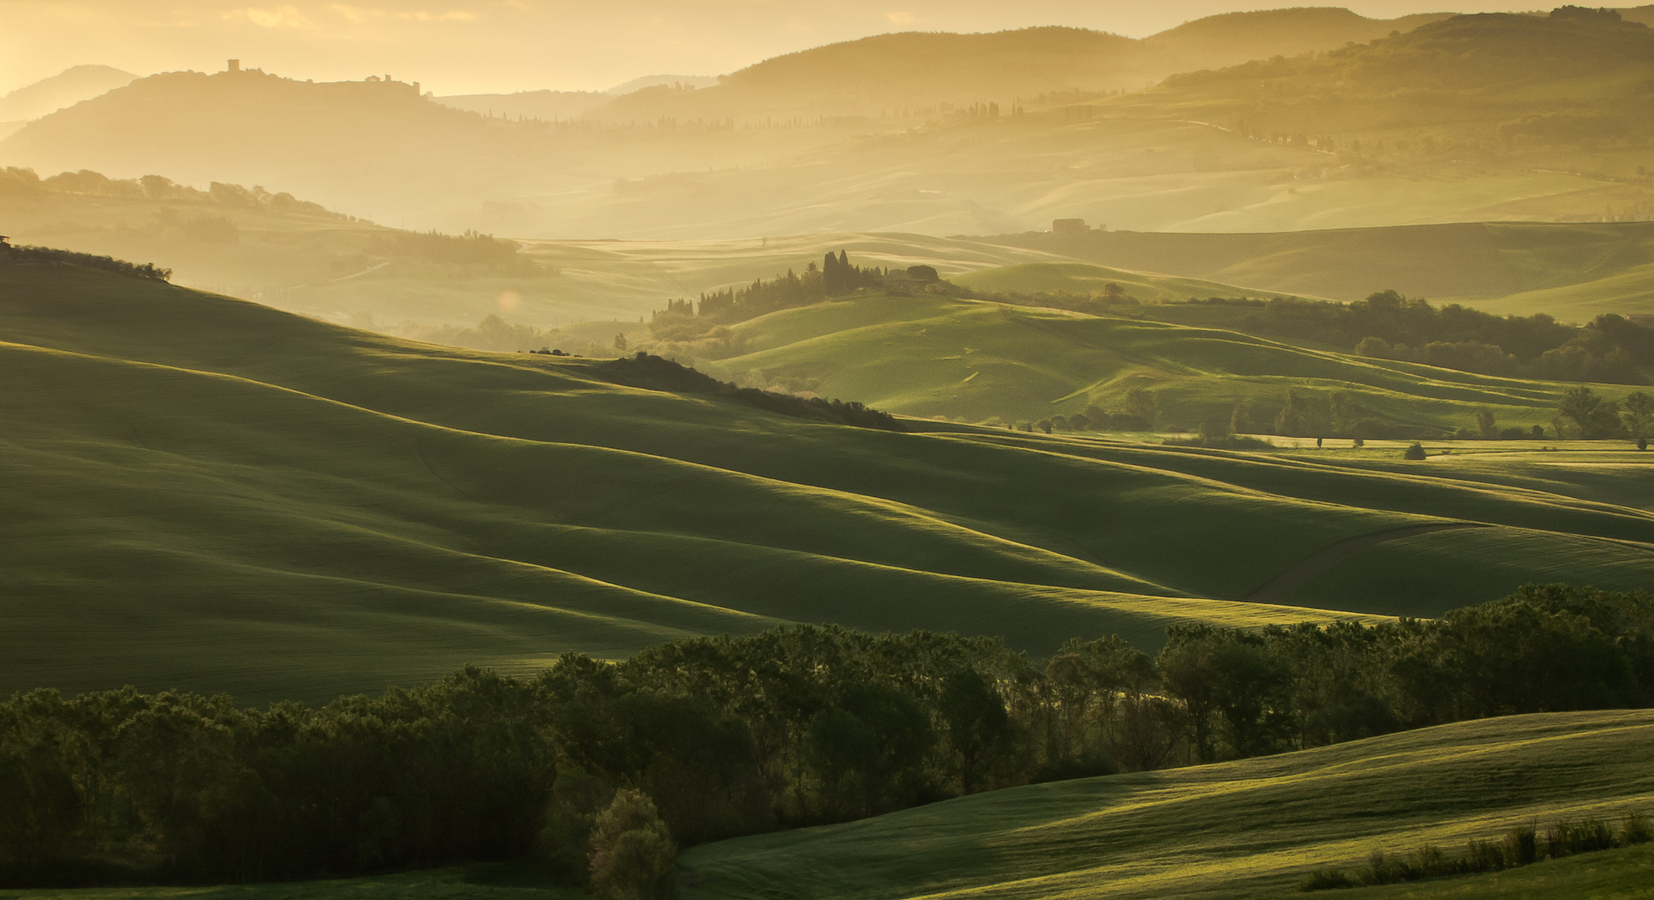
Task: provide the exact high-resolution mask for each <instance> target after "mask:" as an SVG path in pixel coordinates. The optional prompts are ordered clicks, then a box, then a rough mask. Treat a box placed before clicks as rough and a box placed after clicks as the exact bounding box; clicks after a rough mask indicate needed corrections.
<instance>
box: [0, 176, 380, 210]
mask: <svg viewBox="0 0 1654 900" xmlns="http://www.w3.org/2000/svg"><path fill="white" fill-rule="evenodd" d="M41 193H55V194H80V195H84V196H90V197H116V198H121V199H128V200H158V201H166V202H173V203H180V202H181V203H193V204H202V205H213V206H222V207H226V208H232V209H270V210H274V211H276V212H285V213H294V214H297V215H303V216H312V217H315V218H319V219H340V220H348V221H352V222H354V221H357V220H356V218H355V217H353V216H346V215H344V214H342V213H336V212H332V211H330V210H328V209H327V208H326V207H323V206H322V205H321V204H318V203H311V202H310V201H308V200H300V199H298V198H296V197H294V196H293V195H292V194H288V193H285V192H283V193H277V194H272V193H270V192H269V191H266V190H265V189H264V188H263V187H261V186H259V185H254V186H253V187H252V188H250V189H249V188H245V187H242V186H241V185H239V184H224V183H221V182H217V181H215V182H212V184H211V185H210V186H209V187H208V189H207V190H205V191H203V190H199V189H197V188H193V187H190V186H189V185H185V184H176V183H174V182H173V181H172V179H170V178H163V177H161V176H160V175H145V176H144V177H142V178H125V179H117V178H109V177H106V176H105V175H103V174H102V173H99V172H93V171H91V170H90V169H81V170H80V171H78V172H63V173H60V174H57V175H53V176H51V177H49V178H45V179H42V178H41V177H40V176H39V175H36V174H35V172H34V170H33V169H18V168H12V167H6V168H4V169H0V197H7V196H12V197H19V196H28V195H31V194H41Z"/></svg>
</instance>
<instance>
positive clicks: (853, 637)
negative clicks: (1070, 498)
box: [0, 585, 1654, 897]
mask: <svg viewBox="0 0 1654 900" xmlns="http://www.w3.org/2000/svg"><path fill="white" fill-rule="evenodd" d="M1651 699H1654V600H1651V598H1649V597H1648V596H1646V595H1642V594H1635V595H1627V594H1608V593H1603V592H1599V591H1594V590H1590V589H1584V588H1572V587H1567V586H1560V585H1556V586H1550V587H1543V588H1526V589H1523V590H1522V591H1521V592H1519V593H1518V594H1516V595H1514V596H1512V597H1509V598H1506V599H1504V600H1500V601H1495V602H1493V603H1489V604H1485V605H1483V606H1478V607H1471V608H1468V609H1464V610H1459V611H1457V612H1454V613H1450V614H1448V615H1447V616H1445V617H1443V618H1442V619H1439V620H1433V621H1420V620H1402V621H1399V622H1395V623H1389V624H1382V625H1376V626H1364V625H1360V624H1357V623H1340V624H1336V625H1330V626H1319V625H1315V624H1302V625H1296V626H1289V627H1271V628H1267V629H1264V630H1261V631H1246V630H1239V629H1224V628H1215V627H1211V626H1204V625H1189V626H1179V627H1174V628H1172V629H1171V630H1170V631H1169V634H1168V641H1167V643H1166V645H1165V647H1164V648H1163V649H1162V650H1161V651H1160V653H1159V656H1158V657H1157V658H1154V659H1150V658H1149V657H1148V656H1146V655H1145V654H1143V653H1142V652H1140V651H1138V650H1136V649H1134V648H1132V647H1131V646H1130V645H1128V644H1127V643H1126V642H1125V641H1124V640H1122V639H1119V638H1104V639H1100V640H1094V641H1079V640H1075V641H1070V642H1069V643H1068V644H1065V645H1064V646H1063V647H1062V648H1061V649H1060V650H1058V651H1057V652H1056V653H1054V654H1053V655H1052V656H1051V657H1050V658H1048V659H1045V660H1043V661H1034V660H1030V659H1029V658H1028V657H1027V656H1026V655H1025V654H1022V653H1014V652H1011V651H1009V650H1007V649H1006V648H1005V647H1004V646H1003V645H1002V644H1001V642H1000V641H998V640H996V639H990V638H966V637H960V636H958V635H953V634H931V633H926V632H913V633H909V634H905V635H889V634H886V635H871V634H864V633H859V632H854V631H848V630H844V629H839V628H832V627H825V628H818V627H808V626H801V627H786V628H778V629H773V630H770V631H766V632H762V633H759V634H755V635H749V636H744V637H728V636H725V637H720V638H699V639H692V640H684V641H678V642H675V643H671V644H666V645H662V646H659V647H655V648H652V649H649V650H646V651H644V652H642V653H639V654H638V655H636V656H635V657H633V658H631V659H629V660H626V661H624V662H620V663H606V662H600V661H597V660H593V659H590V658H587V657H585V656H581V655H577V654H565V655H564V656H563V657H561V658H560V659H559V660H558V661H557V662H556V663H555V664H554V665H552V666H551V667H550V668H549V669H547V670H546V671H545V672H544V673H542V674H541V675H540V676H538V677H536V678H534V679H531V680H517V679H512V678H506V677H501V676H499V675H496V674H493V673H490V672H486V671H479V670H476V669H465V670H463V671H461V672H459V673H457V674H455V675H453V676H451V677H449V678H447V679H445V680H443V681H442V682H440V683H438V684H435V685H431V686H429V687H424V688H419V689H416V690H392V691H390V692H388V693H386V694H385V695H384V696H382V697H377V698H370V697H348V698H344V699H341V700H338V701H335V702H333V703H330V704H328V705H326V706H323V707H320V708H309V707H305V706H302V705H300V704H296V703H277V704H274V705H272V706H270V707H268V708H267V709H263V710H257V709H240V708H237V707H236V706H235V705H234V704H233V703H232V702H231V701H230V700H229V699H228V698H225V697H214V698H206V697H200V696H196V695H188V694H173V693H164V694H152V695H151V694H141V693H138V692H137V691H134V690H132V689H130V688H129V689H126V690H122V691H112V692H104V693H91V694H85V695H82V696H80V697H77V698H74V699H66V698H63V697H61V696H59V695H58V694H57V693H55V692H52V691H37V692H33V693H29V694H22V695H17V696H14V697H13V698H12V700H11V701H10V702H8V703H5V704H0V799H3V801H4V802H0V877H3V878H4V879H5V880H7V881H9V882H11V883H26V882H31V881H33V882H45V881H54V880H57V881H62V880H74V879H75V878H80V879H81V880H96V878H97V877H99V876H100V869H99V867H100V866H102V867H104V868H103V870H102V871H101V877H104V878H119V877H132V876H133V874H134V872H135V871H138V870H145V871H149V872H150V873H152V874H153V875H155V876H157V877H165V878H172V879H184V878H199V879H216V880H243V879H261V878H276V877H299V876H306V875H316V874H321V873H329V874H340V873H346V872H355V871H371V870H380V869H385V868H390V867H397V866H411V865H430V864H436V863H441V862H444V861H450V860H457V859H481V858H498V857H507V856H520V855H524V854H534V855H536V856H538V857H539V858H541V859H542V860H544V861H546V862H547V863H548V864H550V865H552V866H554V867H556V868H558V869H560V870H561V871H563V872H565V873H566V875H567V877H568V878H569V879H570V880H571V881H573V882H575V883H585V884H589V885H590V886H591V887H593V888H595V889H597V890H599V891H600V892H602V893H604V894H605V895H606V896H611V897H616V896H661V895H663V894H665V893H668V892H669V890H670V871H671V857H672V853H673V851H674V847H675V845H676V844H679V843H682V844H695V843H700V842H703V841H711V840H717V839H720V838H725V837H730V836H733V835H739V834H747V833H754V832H761V831H766V830H771V829H775V828H786V827H796V826H803V825H812V824H820V823H828V822H837V821H844V820H849V819H855V818H860V817H863V816H869V815H875V814H878V813H883V812H887V811H890V810H894V809H900V808H903V807H908V806H912V805H915V804H920V803H926V802H930V801H934V800H938V799H942V798H945V797H948V796H953V795H957V794H960V793H970V792H974V791H981V790H988V789H992V788H998V787H1003V786H1008V785H1015V784H1023V783H1027V782H1031V781H1041V780H1050V779H1058V778H1068V777H1075V776H1085V775H1094V774H1102V773H1107V772H1113V771H1118V770H1122V769H1125V770H1143V769H1155V768H1160V767H1164V766H1168V765H1180V764H1184V763H1187V762H1191V761H1212V760H1221V759H1230V758H1236V757H1245V756H1253V755H1257V754H1263V753H1272V752H1277V751H1282V750H1290V749H1296V748H1302V747H1313V746H1317V745H1322V744H1328V743H1333V742H1337V741H1344V740H1350V739H1354V738H1360V737H1366V736H1370V735H1374V734H1380V733H1384V732H1389V731H1394V730H1397V729H1402V728H1411V727H1416V726H1422V725H1433V724H1440V723H1443V722H1451V721H1456V720H1460V719H1469V718H1479V717H1484V716H1495V715H1505V714H1511V713H1522V712H1540V711H1555V710H1575V709H1591V708H1604V707H1628V706H1645V705H1647V704H1648V703H1649V701H1650V700H1651ZM100 860H101V861H104V862H99V861H100ZM651 885H652V886H653V887H651Z"/></svg>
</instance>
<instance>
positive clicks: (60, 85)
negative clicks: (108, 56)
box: [0, 66, 138, 122]
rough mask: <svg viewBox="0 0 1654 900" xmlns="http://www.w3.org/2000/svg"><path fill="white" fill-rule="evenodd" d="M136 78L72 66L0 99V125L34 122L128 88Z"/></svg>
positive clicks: (106, 68) (104, 68)
mask: <svg viewBox="0 0 1654 900" xmlns="http://www.w3.org/2000/svg"><path fill="white" fill-rule="evenodd" d="M137 77H138V76H136V75H134V74H132V73H131V72H123V71H121V70H120V69H116V68H113V67H111V66H74V67H73V68H69V69H65V70H64V71H62V72H60V73H58V74H56V75H53V76H52V77H50V78H43V79H41V80H40V81H37V82H35V83H34V84H31V85H27V86H25V87H20V88H18V89H17V90H15V91H12V92H11V93H9V94H7V95H6V96H4V97H0V122H21V121H26V120H28V119H38V118H40V117H41V116H44V115H47V114H49V113H51V112H53V111H55V110H58V109H62V108H64V107H68V106H74V105H75V104H76V103H79V102H80V101H82V100H89V99H91V98H93V97H96V96H98V95H99V94H102V93H104V92H106V91H112V90H114V89H115V88H118V87H122V86H124V85H127V84H131V83H132V81H133V80H134V79H136V78H137Z"/></svg>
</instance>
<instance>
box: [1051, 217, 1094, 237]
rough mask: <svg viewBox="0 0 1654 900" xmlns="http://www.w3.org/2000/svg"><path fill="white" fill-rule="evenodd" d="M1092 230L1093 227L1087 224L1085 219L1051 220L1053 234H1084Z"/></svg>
mask: <svg viewBox="0 0 1654 900" xmlns="http://www.w3.org/2000/svg"><path fill="white" fill-rule="evenodd" d="M1090 230H1091V229H1090V228H1088V227H1087V226H1086V224H1085V220H1084V219H1052V220H1051V233H1052V234H1083V233H1085V232H1087V231H1090Z"/></svg>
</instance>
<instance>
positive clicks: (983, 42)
mask: <svg viewBox="0 0 1654 900" xmlns="http://www.w3.org/2000/svg"><path fill="white" fill-rule="evenodd" d="M1442 18H1446V16H1441V15H1418V16H1407V17H1404V18H1400V19H1368V18H1365V17H1363V16H1360V15H1357V14H1355V13H1353V12H1350V11H1349V10H1347V9H1279V10H1270V11H1264V12H1240V13H1229V14H1225V15H1217V16H1208V17H1206V18H1202V19H1197V20H1195V21H1193V22H1188V23H1185V24H1183V25H1180V26H1178V27H1177V28H1173V29H1170V30H1168V31H1164V32H1161V33H1159V34H1156V35H1153V36H1151V37H1148V38H1144V39H1142V40H1137V39H1133V38H1127V37H1121V36H1119V35H1115V34H1108V33H1105V32H1097V31H1089V30H1085V29H1080V28H1062V27H1043V28H1026V29H1021V30H1017V31H1002V32H995V33H991V34H949V33H922V32H904V33H897V34H882V35H876V36H873V37H868V38H862V39H860V40H856V41H845V42H841V43H836V44H829V45H826V46H823V47H816V48H813V49H810V50H804V51H800V52H798V53H790V54H787V55H784V56H778V57H775V58H772V59H767V60H764V61H763V62H760V63H757V64H756V65H752V66H749V67H747V68H745V69H741V70H740V71H737V72H733V73H731V74H729V75H727V76H725V77H724V78H722V79H720V83H718V84H717V85H714V86H709V87H704V88H702V89H700V90H695V91H689V92H686V91H667V90H655V91H638V92H634V93H631V94H629V95H628V96H626V97H623V98H619V99H616V100H615V101H613V102H612V103H610V104H608V105H607V106H604V107H599V108H596V109H593V110H591V111H590V112H589V113H587V115H588V117H590V118H592V119H594V120H596V121H626V120H630V119H645V118H648V119H654V118H658V117H660V116H671V117H674V118H677V119H680V120H685V121H687V120H692V119H701V118H706V119H715V120H723V119H725V118H733V119H734V120H736V122H737V123H747V122H753V121H762V120H764V119H766V118H768V119H773V120H776V121H781V120H785V119H790V118H794V117H804V118H807V119H815V118H817V117H843V116H850V117H857V118H862V119H864V120H867V121H868V124H870V125H871V124H872V123H874V122H877V121H878V120H881V119H898V120H899V119H909V118H913V117H915V116H916V115H917V116H920V117H922V116H923V115H925V114H926V113H927V112H929V113H934V112H937V111H943V110H947V109H949V108H955V107H961V106H969V105H971V104H973V103H981V104H986V103H988V102H995V103H998V104H1000V105H1001V106H1002V107H1003V108H1004V111H1005V112H1006V114H1009V113H1010V112H1011V107H1012V106H1013V105H1014V104H1015V103H1017V102H1018V101H1019V100H1020V101H1022V102H1040V101H1038V100H1036V99H1035V98H1041V97H1044V98H1049V99H1052V100H1057V101H1058V102H1060V101H1061V98H1062V97H1063V95H1068V96H1069V97H1073V96H1075V95H1080V96H1088V95H1089V96H1095V95H1097V94H1104V93H1115V92H1120V91H1136V90H1140V89H1142V88H1143V87H1144V86H1145V85H1146V84H1153V83H1155V82H1158V81H1160V80H1161V79H1163V78H1165V77H1166V76H1168V75H1172V74H1174V73H1177V72H1185V71H1189V70H1192V69H1200V68H1211V67H1213V66H1227V65H1234V64H1237V63H1242V62H1246V61H1247V60H1252V59H1268V58H1270V57H1273V56H1280V55H1287V56H1297V55H1299V54H1303V53H1315V52H1322V51H1327V50H1332V49H1335V48H1338V47H1342V46H1344V45H1345V44H1347V43H1349V42H1351V41H1358V42H1366V41H1369V40H1372V39H1374V38H1378V37H1383V36H1384V35H1387V34H1390V33H1391V32H1392V31H1397V30H1400V31H1409V30H1411V29H1413V28H1416V27H1418V26H1419V25H1422V24H1425V23H1428V22H1433V21H1437V20H1439V19H1442Z"/></svg>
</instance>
